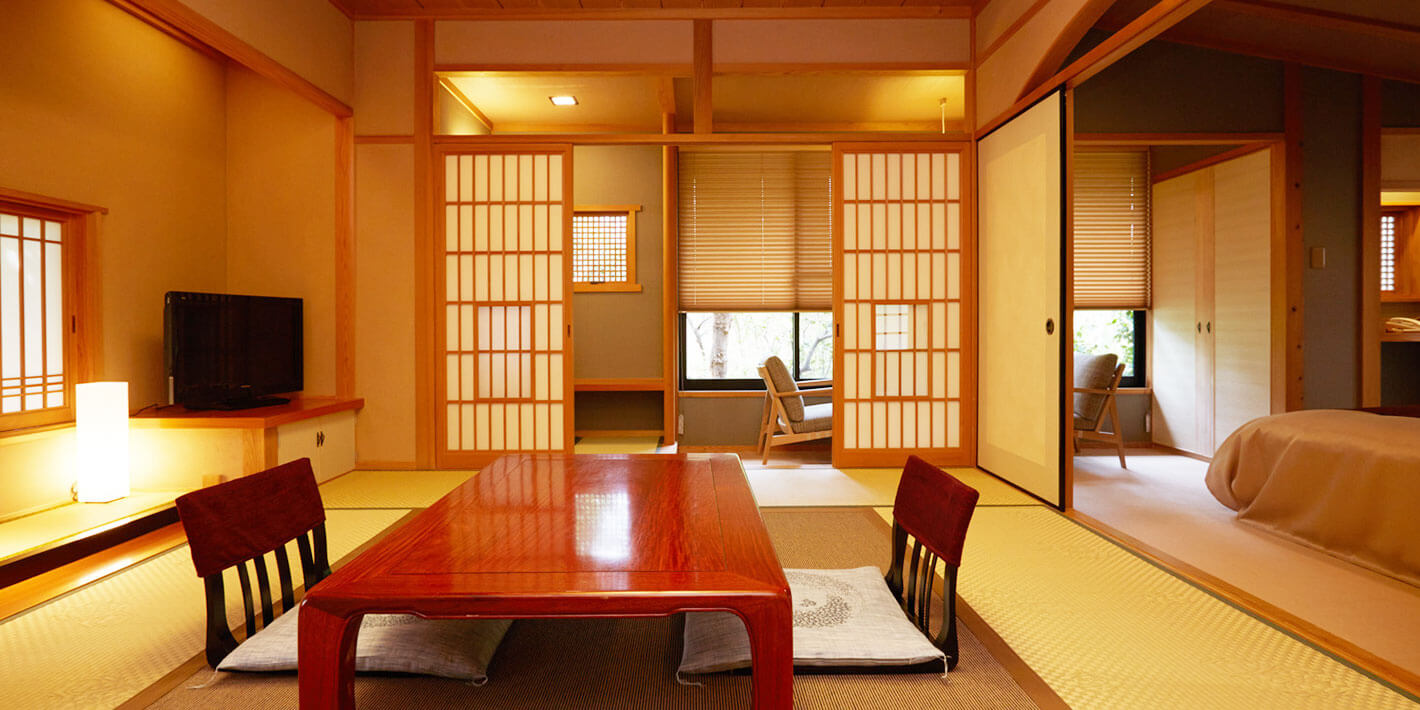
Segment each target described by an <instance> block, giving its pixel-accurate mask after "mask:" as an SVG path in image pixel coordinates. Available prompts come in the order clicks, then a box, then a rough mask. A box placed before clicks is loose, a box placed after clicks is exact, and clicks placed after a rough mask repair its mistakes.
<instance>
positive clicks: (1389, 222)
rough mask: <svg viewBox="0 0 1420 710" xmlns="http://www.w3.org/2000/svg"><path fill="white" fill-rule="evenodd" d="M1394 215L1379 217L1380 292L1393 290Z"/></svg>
mask: <svg viewBox="0 0 1420 710" xmlns="http://www.w3.org/2000/svg"><path fill="white" fill-rule="evenodd" d="M1395 226H1396V215H1394V214H1383V215H1381V290H1382V291H1394V290H1395Z"/></svg>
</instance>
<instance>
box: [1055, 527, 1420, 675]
mask: <svg viewBox="0 0 1420 710" xmlns="http://www.w3.org/2000/svg"><path fill="white" fill-rule="evenodd" d="M1065 516H1066V517H1068V518H1070V519H1071V520H1073V521H1075V522H1077V523H1079V524H1080V525H1083V526H1084V527H1086V528H1089V529H1091V530H1093V531H1095V532H1096V533H1099V534H1100V535H1102V536H1103V537H1105V538H1106V539H1108V540H1111V541H1113V542H1114V543H1116V544H1118V545H1119V546H1121V547H1123V548H1124V549H1126V550H1129V551H1130V552H1133V553H1134V554H1136V555H1138V556H1140V557H1142V558H1144V559H1146V560H1148V561H1150V562H1152V563H1154V564H1156V565H1158V566H1160V567H1162V568H1163V569H1165V570H1166V571H1169V572H1171V573H1173V574H1175V575H1177V576H1178V577H1180V578H1182V579H1183V580H1184V581H1186V582H1189V583H1191V584H1193V585H1196V586H1198V587H1200V588H1202V589H1203V590H1205V591H1207V592H1209V593H1211V594H1213V595H1214V596H1216V597H1219V598H1221V599H1223V600H1225V601H1227V602H1228V603H1230V604H1233V605H1234V606H1237V607H1239V608H1241V609H1242V610H1243V611H1245V612H1248V613H1250V614H1253V615H1254V616H1258V617H1261V618H1263V619H1265V620H1267V621H1268V622H1270V623H1272V624H1274V625H1276V626H1277V627H1278V628H1280V629H1281V630H1282V631H1284V632H1286V633H1289V634H1292V635H1294V636H1297V637H1300V638H1301V639H1302V640H1303V641H1304V642H1306V643H1309V644H1311V645H1313V646H1316V647H1319V648H1321V649H1323V650H1324V651H1326V652H1328V653H1331V654H1334V655H1336V656H1338V657H1340V658H1341V659H1342V660H1344V661H1346V662H1347V663H1350V664H1352V665H1354V666H1358V667H1360V668H1361V669H1363V670H1365V671H1366V672H1368V673H1370V674H1372V675H1375V676H1376V677H1378V678H1380V679H1381V680H1383V681H1385V682H1387V683H1391V684H1393V685H1395V686H1397V687H1399V688H1401V689H1402V690H1404V691H1406V692H1408V693H1412V694H1414V693H1420V675H1416V674H1415V673H1412V672H1410V671H1408V670H1405V669H1404V668H1401V667H1400V666H1398V665H1396V664H1394V663H1391V662H1390V661H1387V660H1385V659H1384V658H1381V657H1380V656H1377V655H1376V654H1374V653H1371V652H1370V651H1367V650H1365V649H1363V648H1361V647H1360V646H1357V645H1356V644H1354V643H1352V642H1350V641H1347V640H1346V639H1343V638H1341V637H1340V636H1337V635H1336V634H1333V633H1331V632H1330V631H1327V630H1325V629H1323V628H1321V627H1319V626H1317V625H1316V624H1313V623H1312V622H1310V621H1307V620H1306V619H1303V618H1301V617H1300V616H1297V615H1296V614H1293V613H1291V612H1289V611H1287V610H1285V609H1283V608H1281V607H1279V606H1277V605H1275V604H1273V603H1271V602H1268V601H1265V600H1263V599H1262V598H1260V597H1258V596H1256V595H1254V594H1252V593H1250V592H1247V591H1245V590H1243V589H1241V588H1239V587H1237V586H1235V585H1233V584H1231V583H1229V582H1226V581H1224V580H1223V579H1221V578H1219V577H1217V576H1214V575H1212V574H1209V573H1208V572H1205V571H1203V570H1202V569H1200V568H1198V567H1195V566H1194V565H1191V564H1189V563H1187V562H1184V561H1183V560H1181V559H1179V558H1177V557H1174V556H1173V555H1171V554H1169V553H1167V552H1164V551H1163V550H1160V549H1159V548H1157V547H1154V546H1153V545H1150V544H1148V543H1146V542H1144V541H1142V540H1139V539H1138V538H1135V537H1133V536H1131V535H1129V534H1128V533H1125V532H1122V531H1120V530H1118V529H1116V528H1114V527H1112V526H1110V525H1109V524H1107V523H1103V522H1101V521H1099V520H1097V519H1095V518H1093V517H1091V516H1089V515H1086V514H1084V513H1081V512H1079V511H1074V510H1072V511H1068V512H1066V513H1065Z"/></svg>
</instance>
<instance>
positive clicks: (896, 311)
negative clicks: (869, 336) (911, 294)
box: [873, 303, 913, 350]
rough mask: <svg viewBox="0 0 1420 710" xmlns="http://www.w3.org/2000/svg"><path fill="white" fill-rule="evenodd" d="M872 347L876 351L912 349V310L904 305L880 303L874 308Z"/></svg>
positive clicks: (907, 305)
mask: <svg viewBox="0 0 1420 710" xmlns="http://www.w3.org/2000/svg"><path fill="white" fill-rule="evenodd" d="M874 311H875V314H874V317H875V320H876V321H877V322H876V323H875V324H874V329H873V334H874V336H875V337H874V340H875V342H874V345H875V346H876V347H877V349H878V350H909V349H911V348H912V316H913V308H912V306H911V305H909V304H906V303H881V304H878V305H877V306H876V307H875V308H874Z"/></svg>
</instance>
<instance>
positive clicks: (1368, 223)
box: [1358, 76, 1381, 407]
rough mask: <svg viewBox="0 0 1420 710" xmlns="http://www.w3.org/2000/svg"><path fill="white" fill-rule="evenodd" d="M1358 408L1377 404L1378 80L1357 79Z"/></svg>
mask: <svg viewBox="0 0 1420 710" xmlns="http://www.w3.org/2000/svg"><path fill="white" fill-rule="evenodd" d="M1360 289H1361V293H1360V294H1358V295H1359V300H1360V303H1361V308H1360V310H1361V313H1360V318H1361V328H1360V332H1359V333H1358V336H1359V337H1360V339H1361V342H1360V343H1358V346H1359V352H1360V354H1361V360H1360V367H1361V372H1360V376H1361V406H1362V407H1378V406H1380V404H1381V339H1380V336H1381V80H1380V79H1377V78H1376V77H1373V76H1366V77H1362V78H1361V283H1360Z"/></svg>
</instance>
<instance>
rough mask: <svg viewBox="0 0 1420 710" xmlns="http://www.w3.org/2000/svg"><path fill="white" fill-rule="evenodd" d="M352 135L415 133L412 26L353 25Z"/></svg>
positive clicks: (383, 23)
mask: <svg viewBox="0 0 1420 710" xmlns="http://www.w3.org/2000/svg"><path fill="white" fill-rule="evenodd" d="M354 95H355V103H354V105H353V108H354V109H355V133H356V134H357V135H397V136H407V135H410V134H412V133H414V23H413V22H356V23H355V89H354Z"/></svg>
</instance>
